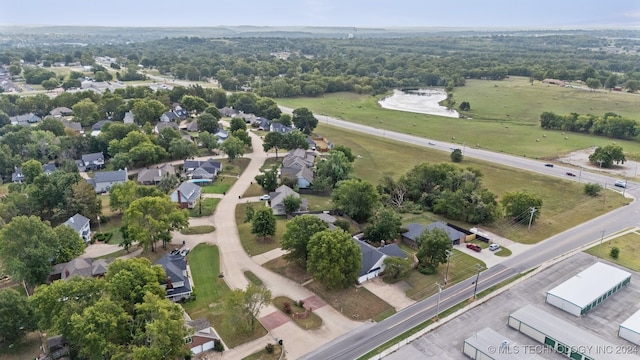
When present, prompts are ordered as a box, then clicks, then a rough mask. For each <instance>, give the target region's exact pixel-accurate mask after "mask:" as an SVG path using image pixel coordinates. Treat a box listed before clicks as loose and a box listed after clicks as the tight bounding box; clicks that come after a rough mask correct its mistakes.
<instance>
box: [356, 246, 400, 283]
mask: <svg viewBox="0 0 640 360" xmlns="http://www.w3.org/2000/svg"><path fill="white" fill-rule="evenodd" d="M353 241H355V242H356V244H358V246H359V247H360V253H361V254H362V263H361V265H360V271H359V272H358V283H359V284H362V283H364V282H365V281H368V280H371V279H373V278H375V277H377V276H379V275H380V274H381V273H382V272H383V271H384V259H386V258H387V257H400V258H403V259H404V258H406V257H407V255H406V254H405V253H404V251H402V249H400V247H398V244H395V243H394V244H389V245H385V246H382V247H379V248H376V247H374V246H372V245H370V244H368V243H366V242H364V241H361V240H358V239H357V238H356V237H353Z"/></svg>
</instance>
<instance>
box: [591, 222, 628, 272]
mask: <svg viewBox="0 0 640 360" xmlns="http://www.w3.org/2000/svg"><path fill="white" fill-rule="evenodd" d="M638 242H640V233H638V232H637V231H636V232H631V233H628V234H625V235H622V236H619V237H616V238H614V239H611V240H609V241H607V242H605V243H603V244H602V246H601V245H596V246H594V247H592V248H590V249H588V250H587V251H586V252H587V253H588V254H591V255H593V256H597V257H599V258H602V259H604V260H607V261H611V262H612V263H616V264H618V265H620V266H624V267H626V268H627V269H630V270H633V271H640V247H638ZM613 247H617V248H618V249H620V253H619V255H618V258H617V259H614V258H612V257H611V255H610V253H611V249H612V248H613Z"/></svg>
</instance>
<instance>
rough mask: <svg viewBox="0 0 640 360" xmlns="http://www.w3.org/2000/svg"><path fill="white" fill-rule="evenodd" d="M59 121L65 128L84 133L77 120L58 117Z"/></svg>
mask: <svg viewBox="0 0 640 360" xmlns="http://www.w3.org/2000/svg"><path fill="white" fill-rule="evenodd" d="M60 122H61V123H62V125H63V126H64V127H65V128H66V129H69V130H73V131H75V132H78V133H80V134H84V129H83V128H82V124H80V123H79V122H74V121H69V120H67V119H60Z"/></svg>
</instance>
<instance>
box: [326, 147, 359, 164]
mask: <svg viewBox="0 0 640 360" xmlns="http://www.w3.org/2000/svg"><path fill="white" fill-rule="evenodd" d="M331 151H332V152H341V153H343V154H344V156H345V157H346V158H347V160H349V162H354V161H355V160H356V156H355V155H353V151H352V150H351V148H350V147H347V146H344V145H336V146H334V147H333V149H331Z"/></svg>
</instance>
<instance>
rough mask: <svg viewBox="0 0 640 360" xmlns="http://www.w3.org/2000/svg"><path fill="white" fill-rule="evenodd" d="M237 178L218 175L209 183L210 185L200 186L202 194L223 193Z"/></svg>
mask: <svg viewBox="0 0 640 360" xmlns="http://www.w3.org/2000/svg"><path fill="white" fill-rule="evenodd" d="M237 180H238V178H236V177H235V176H223V175H219V176H218V178H217V179H215V180H214V181H213V183H211V185H205V186H202V193H203V194H225V193H226V192H227V191H229V189H231V187H232V186H233V184H235V183H236V181H237Z"/></svg>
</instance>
